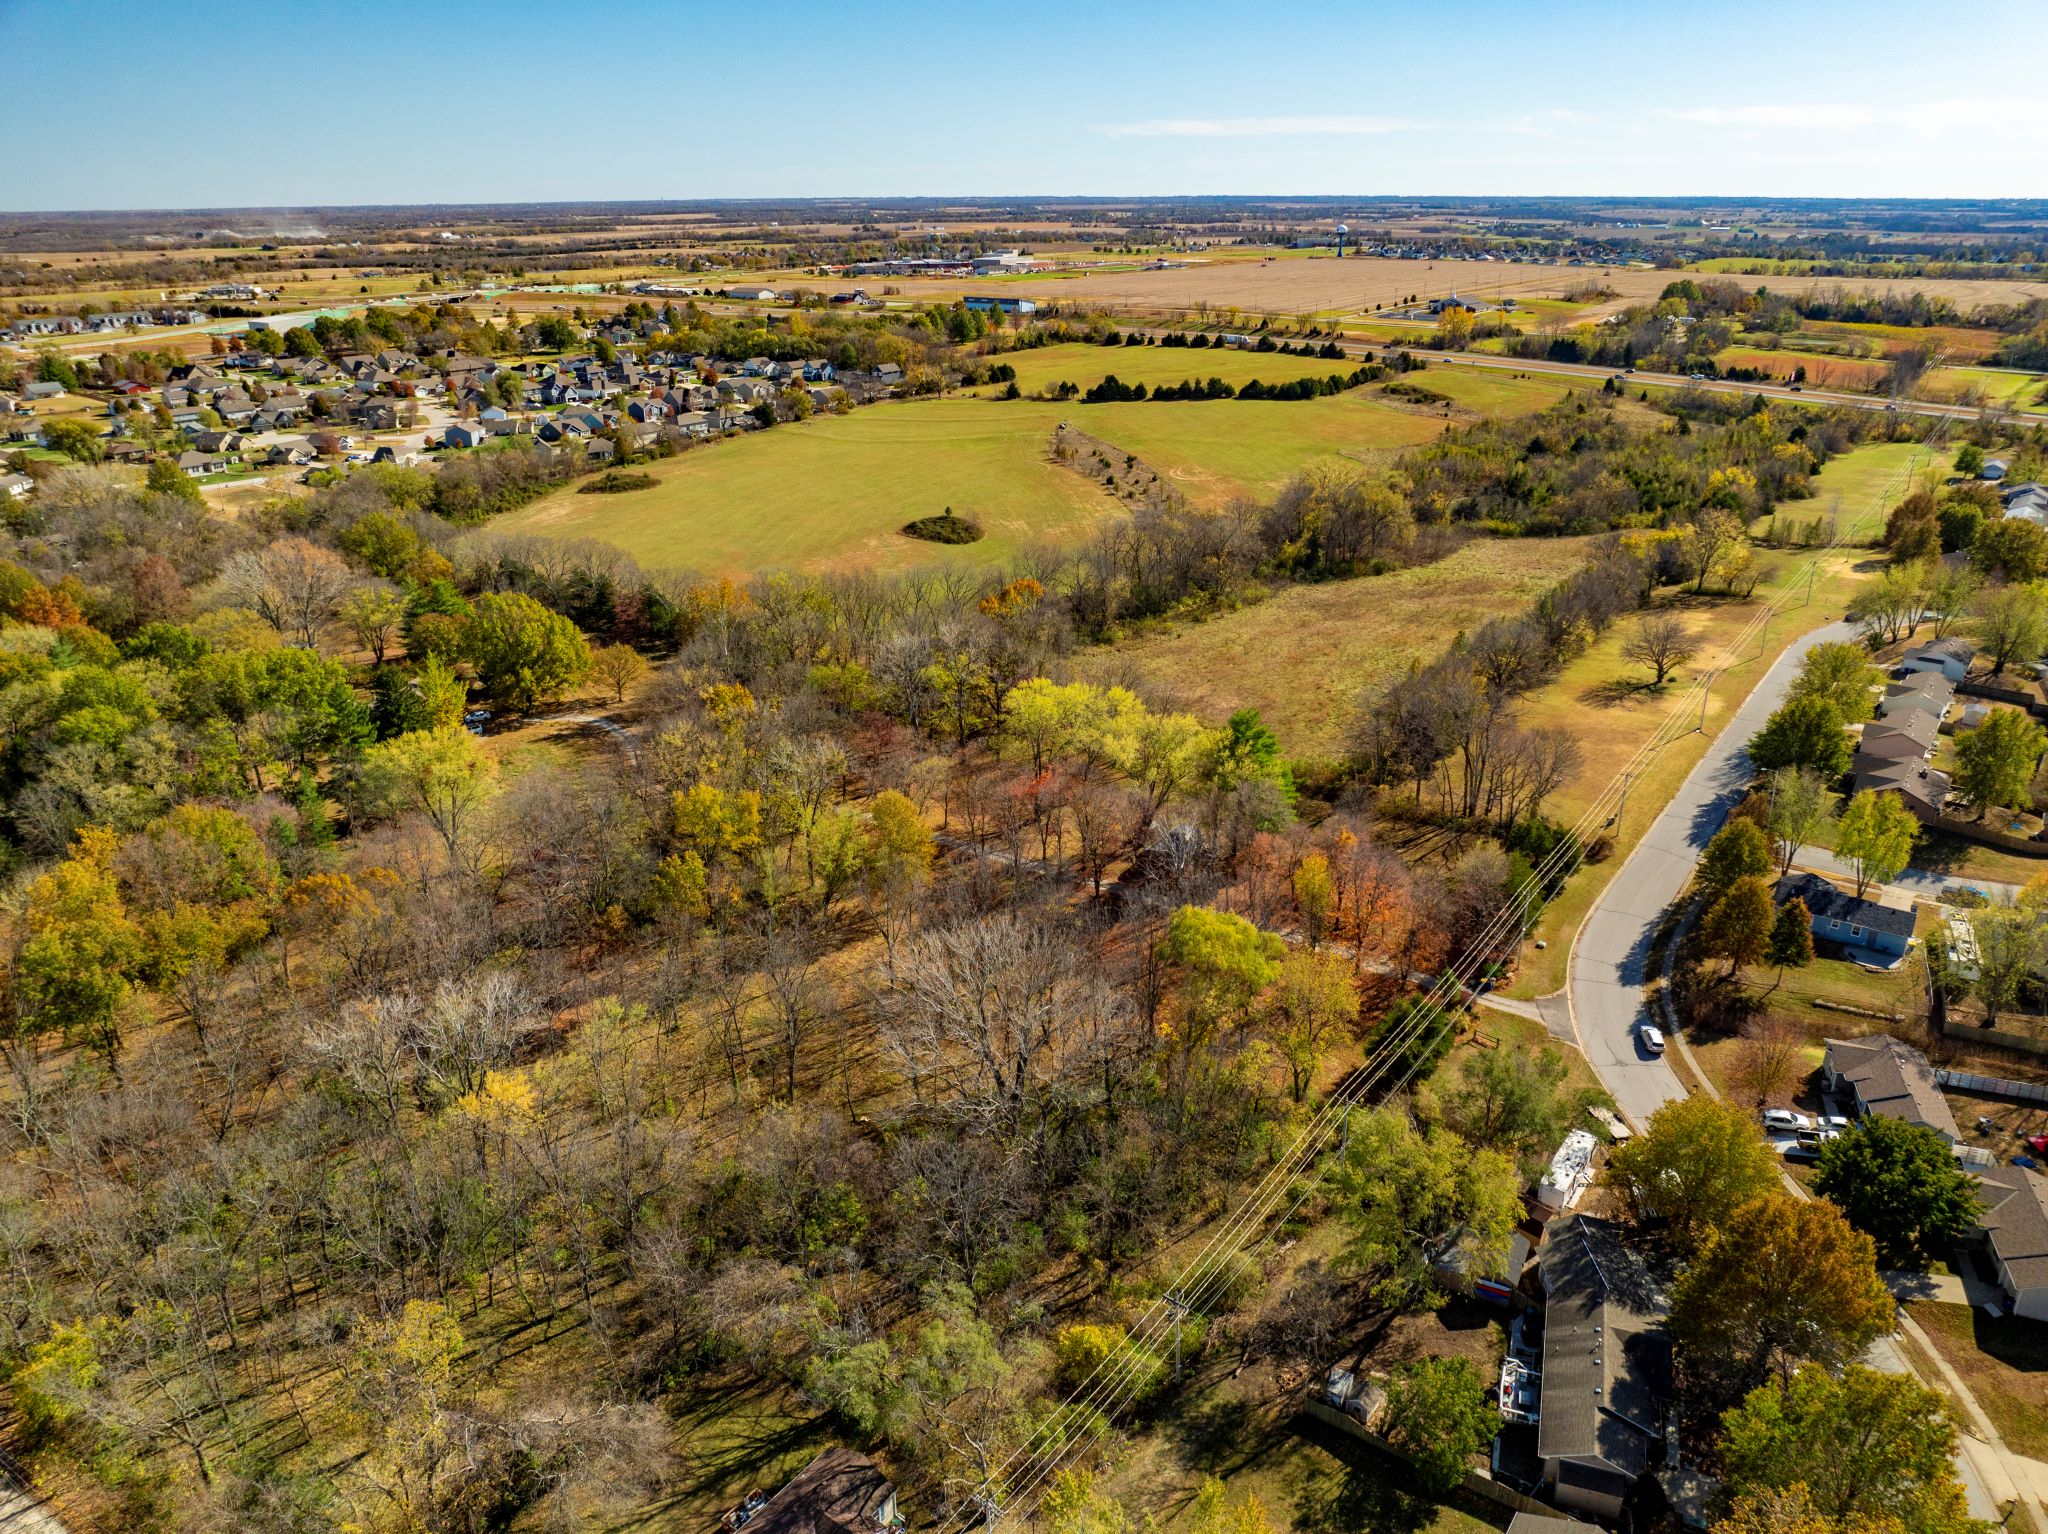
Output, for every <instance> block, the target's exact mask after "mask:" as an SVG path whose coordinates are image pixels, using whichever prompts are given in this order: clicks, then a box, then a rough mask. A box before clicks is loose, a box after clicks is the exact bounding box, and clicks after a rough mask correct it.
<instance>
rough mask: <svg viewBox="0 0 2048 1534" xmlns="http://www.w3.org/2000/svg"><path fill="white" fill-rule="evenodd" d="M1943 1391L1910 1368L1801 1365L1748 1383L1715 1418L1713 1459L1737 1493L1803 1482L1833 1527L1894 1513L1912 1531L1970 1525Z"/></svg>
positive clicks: (1949, 1530)
mask: <svg viewBox="0 0 2048 1534" xmlns="http://www.w3.org/2000/svg"><path fill="white" fill-rule="evenodd" d="M1955 1457H1956V1425H1955V1420H1954V1418H1953V1417H1952V1416H1951V1415H1950V1413H1949V1406H1948V1401H1947V1398H1946V1397H1944V1396H1943V1395H1942V1394H1941V1392H1940V1391H1938V1390H1934V1389H1931V1388H1930V1387H1928V1386H1926V1385H1923V1384H1921V1383H1920V1382H1919V1381H1918V1380H1916V1379H1914V1378H1913V1377H1912V1376H1911V1375H1910V1374H1884V1373H1880V1372H1878V1371H1877V1370H1875V1369H1867V1368H1864V1367H1863V1366H1862V1365H1860V1364H1850V1365H1849V1366H1848V1367H1847V1368H1846V1369H1844V1370H1843V1371H1842V1374H1841V1376H1840V1377H1839V1378H1836V1377H1834V1376H1832V1375H1830V1374H1829V1373H1828V1372H1827V1371H1826V1370H1825V1369H1822V1368H1820V1367H1818V1366H1816V1365H1813V1364H1808V1365H1805V1366H1804V1367H1802V1368H1801V1369H1799V1371H1798V1372H1797V1373H1796V1374H1794V1375H1793V1376H1792V1378H1791V1379H1790V1380H1789V1381H1772V1382H1771V1383H1769V1384H1766V1385H1762V1386H1759V1387H1758V1388H1757V1389H1756V1390H1754V1391H1752V1392H1750V1394H1749V1396H1748V1398H1747V1399H1745V1400H1744V1401H1743V1403H1742V1404H1741V1405H1740V1406H1737V1407H1734V1408H1733V1409H1731V1410H1730V1411H1729V1412H1728V1413H1727V1414H1726V1415H1725V1416H1723V1418H1722V1419H1721V1459H1722V1465H1723V1468H1724V1472H1725V1479H1726V1484H1727V1488H1728V1492H1729V1495H1730V1496H1731V1497H1733V1498H1734V1499H1736V1500H1737V1501H1738V1502H1740V1501H1741V1499H1743V1498H1746V1497H1755V1496H1758V1495H1760V1494H1764V1493H1783V1492H1789V1491H1791V1490H1793V1489H1794V1488H1798V1487H1803V1488H1804V1489H1805V1492H1806V1497H1807V1501H1808V1504H1809V1505H1810V1506H1811V1508H1812V1509H1813V1511H1814V1512H1816V1513H1818V1514H1819V1515H1820V1516H1822V1517H1824V1518H1828V1519H1832V1520H1835V1521H1836V1524H1837V1526H1841V1525H1844V1524H1848V1523H1849V1522H1850V1521H1851V1520H1857V1519H1871V1520H1879V1519H1885V1520H1895V1521H1893V1522H1892V1523H1891V1524H1890V1525H1889V1526H1890V1527H1892V1528H1895V1529H1896V1528H1903V1529H1906V1530H1909V1531H1911V1534H1968V1531H1970V1530H1971V1529H1973V1528H1975V1527H1976V1525H1975V1524H1973V1523H1972V1521H1971V1520H1970V1518H1969V1514H1968V1509H1967V1506H1966V1504H1965V1500H1964V1495H1963V1487H1962V1483H1961V1482H1960V1481H1958V1480H1957V1479H1956V1472H1955Z"/></svg>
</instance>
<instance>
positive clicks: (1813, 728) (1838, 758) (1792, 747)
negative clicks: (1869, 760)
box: [1749, 698, 1851, 778]
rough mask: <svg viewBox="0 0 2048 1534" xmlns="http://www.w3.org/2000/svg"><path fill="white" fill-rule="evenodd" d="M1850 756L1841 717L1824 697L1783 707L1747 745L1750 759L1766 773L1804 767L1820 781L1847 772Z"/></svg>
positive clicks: (1793, 700)
mask: <svg viewBox="0 0 2048 1534" xmlns="http://www.w3.org/2000/svg"><path fill="white" fill-rule="evenodd" d="M1850 755H1851V752H1850V749H1849V734H1848V731H1846V730H1844V729H1843V728H1842V716H1841V715H1840V714H1839V713H1837V712H1836V711H1835V706H1834V705H1833V704H1832V703H1830V702H1828V701H1827V700H1826V699H1825V698H1794V699H1791V700H1789V701H1788V702H1786V703H1784V704H1782V705H1781V706H1780V707H1779V708H1778V710H1777V712H1775V713H1774V714H1772V715H1771V717H1770V718H1769V719H1767V720H1765V721H1764V727H1763V728H1762V729H1761V730H1759V731H1757V733H1756V735H1755V737H1754V738H1752V739H1751V741H1750V743H1749V759H1750V760H1751V761H1752V762H1754V763H1756V765H1757V766H1759V767H1761V768H1763V769H1764V770H1765V771H1766V772H1769V771H1772V770H1774V769H1776V768H1779V767H1807V768H1811V769H1812V770H1813V771H1815V772H1817V773H1819V774H1820V775H1821V776H1822V777H1823V778H1838V777H1840V776H1841V775H1842V774H1843V773H1845V772H1847V771H1848V770H1849V758H1850Z"/></svg>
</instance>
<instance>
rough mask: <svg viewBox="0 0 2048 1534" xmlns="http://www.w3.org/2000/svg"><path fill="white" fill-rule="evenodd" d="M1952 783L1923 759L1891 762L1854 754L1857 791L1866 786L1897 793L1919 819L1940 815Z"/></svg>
mask: <svg viewBox="0 0 2048 1534" xmlns="http://www.w3.org/2000/svg"><path fill="white" fill-rule="evenodd" d="M1954 786H1955V785H1954V780H1953V779H1951V778H1950V777H1949V775H1948V774H1947V773H1945V772H1942V771H1940V770H1939V769H1938V768H1934V767H1930V766H1928V765H1927V763H1925V762H1924V761H1905V762H1891V761H1886V760H1884V759H1883V758H1882V757H1871V756H1858V757H1857V758H1856V792H1857V793H1859V794H1860V793H1862V792H1863V791H1864V790H1865V789H1866V788H1867V789H1873V790H1875V791H1876V792H1878V793H1881V794H1884V793H1892V794H1897V795H1898V796H1899V797H1900V798H1901V799H1903V800H1904V801H1905V802H1906V808H1907V809H1909V810H1911V811H1912V812H1913V813H1914V815H1916V816H1917V817H1919V818H1920V819H1921V820H1923V821H1930V820H1934V819H1936V818H1937V817H1939V816H1940V814H1941V811H1942V806H1944V805H1945V804H1947V803H1948V796H1949V791H1950V789H1952V788H1953V787H1954Z"/></svg>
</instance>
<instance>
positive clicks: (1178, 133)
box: [1095, 114, 1425, 138]
mask: <svg viewBox="0 0 2048 1534" xmlns="http://www.w3.org/2000/svg"><path fill="white" fill-rule="evenodd" d="M1423 126H1425V125H1424V124H1422V123H1416V122H1404V121H1402V120H1401V119H1399V118H1394V117H1356V116H1346V115H1341V114H1333V115H1328V116H1317V117H1155V118H1152V119H1150V120H1149V121H1146V122H1135V123H1103V124H1100V125H1099V126H1097V128H1096V129H1095V131H1096V132H1097V133H1106V134H1108V135H1109V136H1110V137H1111V138H1311V137H1316V138H1325V137H1337V136H1345V135H1350V136H1357V135H1366V134H1376V133H1404V132H1407V131H1409V130H1410V129H1414V128H1420V127H1423Z"/></svg>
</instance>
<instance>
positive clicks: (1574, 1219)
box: [1536, 1214, 1671, 1519]
mask: <svg viewBox="0 0 2048 1534" xmlns="http://www.w3.org/2000/svg"><path fill="white" fill-rule="evenodd" d="M1541 1262H1542V1274H1543V1291H1544V1295H1545V1306H1544V1320H1543V1382H1542V1399H1541V1403H1540V1416H1539V1419H1538V1423H1537V1429H1536V1452H1537V1454H1538V1456H1539V1457H1540V1458H1541V1459H1542V1461H1543V1479H1544V1482H1545V1483H1546V1484H1547V1485H1548V1486H1549V1487H1550V1488H1551V1496H1552V1498H1553V1500H1555V1502H1556V1503H1557V1505H1558V1506H1559V1507H1560V1508H1563V1509H1566V1510H1567V1511H1579V1512H1585V1513H1590V1514H1592V1515H1593V1516H1595V1517H1598V1518H1608V1519H1613V1518H1618V1517H1619V1516H1620V1515H1621V1509H1622V1504H1623V1503H1624V1502H1625V1501H1626V1500H1627V1498H1628V1495H1629V1492H1630V1491H1631V1490H1632V1489H1633V1488H1634V1486H1635V1484H1636V1482H1637V1481H1639V1480H1640V1479H1641V1478H1642V1477H1643V1476H1644V1475H1646V1474H1648V1473H1649V1472H1650V1471H1652V1470H1654V1469H1655V1468H1656V1467H1657V1466H1659V1465H1661V1464H1662V1463H1663V1459H1664V1424H1665V1417H1666V1414H1667V1403H1668V1401H1669V1399H1670V1393H1671V1343H1670V1339H1669V1338H1668V1337H1667V1336H1666V1335H1665V1332H1664V1316H1665V1312H1666V1309H1667V1308H1668V1304H1669V1302H1668V1301H1667V1300H1666V1298H1665V1297H1664V1295H1663V1293H1662V1292H1661V1288H1660V1286H1659V1285H1658V1283H1657V1282H1656V1280H1655V1279H1654V1277H1653V1276H1652V1275H1651V1273H1650V1271H1649V1269H1648V1268H1647V1266H1646V1265H1645V1264H1644V1263H1643V1261H1642V1259H1641V1257H1640V1255H1639V1254H1638V1253H1637V1252H1636V1251H1635V1250H1634V1249H1633V1248H1632V1247H1630V1246H1629V1245H1628V1244H1627V1243H1626V1242H1624V1241H1623V1240H1622V1233H1621V1227H1620V1226H1619V1225H1617V1224H1615V1223H1614V1222H1613V1221H1611V1220H1603V1219H1599V1218H1596V1217H1595V1216H1592V1215H1584V1214H1575V1215H1561V1216H1559V1217H1558V1218H1557V1219H1554V1220H1552V1221H1551V1222H1550V1224H1549V1226H1548V1227H1546V1231H1545V1240H1544V1243H1543V1253H1542V1259H1541Z"/></svg>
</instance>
